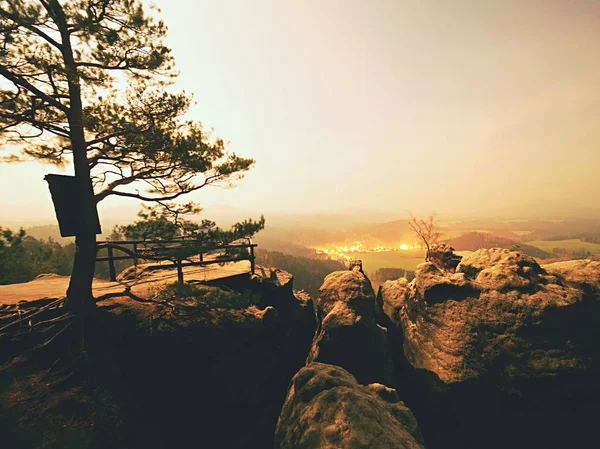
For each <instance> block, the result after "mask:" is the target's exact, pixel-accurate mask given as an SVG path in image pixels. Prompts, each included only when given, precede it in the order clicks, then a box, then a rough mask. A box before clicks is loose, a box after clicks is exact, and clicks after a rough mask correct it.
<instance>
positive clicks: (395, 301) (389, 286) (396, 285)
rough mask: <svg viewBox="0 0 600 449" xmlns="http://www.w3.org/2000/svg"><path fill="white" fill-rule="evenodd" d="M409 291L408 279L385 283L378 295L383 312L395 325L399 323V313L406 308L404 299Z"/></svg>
mask: <svg viewBox="0 0 600 449" xmlns="http://www.w3.org/2000/svg"><path fill="white" fill-rule="evenodd" d="M407 290H408V281H407V280H406V278H400V279H396V280H395V281H385V282H384V283H383V285H382V286H381V287H380V288H379V292H378V293H377V302H379V303H380V304H381V306H382V308H383V311H384V312H385V314H386V315H387V316H389V317H390V318H391V320H392V321H393V322H395V323H399V317H398V313H399V312H400V310H402V307H404V297H405V295H406V291H407Z"/></svg>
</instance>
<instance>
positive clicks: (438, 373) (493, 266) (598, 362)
mask: <svg viewBox="0 0 600 449" xmlns="http://www.w3.org/2000/svg"><path fill="white" fill-rule="evenodd" d="M599 287H600V263H598V262H592V261H571V262H562V263H557V264H552V265H547V266H545V267H542V266H540V265H539V264H538V263H537V262H536V261H535V260H534V259H532V258H530V257H528V256H525V255H523V254H521V253H518V252H512V251H509V250H505V249H482V250H479V251H476V252H474V253H473V254H471V255H469V256H466V257H464V258H463V259H462V260H461V262H460V263H459V264H458V265H457V266H456V268H455V269H451V267H447V269H444V268H443V267H442V268H441V267H440V266H439V264H438V265H436V264H434V263H426V264H422V265H420V266H419V268H418V269H417V271H416V277H415V279H414V281H412V282H411V283H410V284H409V285H408V287H407V290H406V292H405V293H404V294H403V293H402V289H396V290H394V289H392V288H388V289H385V290H384V289H382V300H383V301H384V303H385V304H386V307H385V309H386V310H387V311H388V313H389V311H390V310H391V311H392V312H394V313H391V314H390V317H391V318H392V319H393V320H394V321H396V322H397V323H398V324H399V325H400V326H401V327H402V329H403V333H404V353H405V355H406V357H407V359H408V361H409V362H410V363H411V365H412V366H413V367H414V368H416V371H415V372H414V375H413V377H411V378H410V380H409V381H408V380H407V379H405V381H408V382H411V385H412V386H414V387H415V390H414V391H413V392H414V395H413V396H412V398H411V399H407V402H408V404H409V406H410V407H411V409H413V410H414V411H415V413H416V415H417V417H418V418H419V422H420V423H421V425H422V426H423V429H424V434H425V437H426V439H427V441H428V445H429V447H431V448H435V447H444V448H447V447H488V448H489V447H505V446H507V445H509V446H511V447H522V448H525V447H542V446H546V447H563V446H561V444H563V445H565V446H573V445H576V444H583V442H585V438H586V435H587V436H589V435H590V429H591V427H588V425H589V424H590V421H589V418H588V417H587V413H590V414H592V415H593V413H594V412H593V411H592V409H590V408H589V405H590V404H591V403H593V402H594V401H595V403H598V401H599V400H600V382H599V381H598V378H599V377H598V376H600V351H598V341H600V297H599V295H598V292H599ZM396 292H397V293H398V294H400V295H401V297H400V298H397V297H395V294H396ZM434 407H435V408H434ZM575 410H576V411H575ZM584 410H585V412H584ZM491 433H497V435H498V437H497V438H495V439H493V440H490V438H489V435H490V434H491ZM442 434H443V435H444V437H443V439H439V440H438V439H437V438H436V435H442Z"/></svg>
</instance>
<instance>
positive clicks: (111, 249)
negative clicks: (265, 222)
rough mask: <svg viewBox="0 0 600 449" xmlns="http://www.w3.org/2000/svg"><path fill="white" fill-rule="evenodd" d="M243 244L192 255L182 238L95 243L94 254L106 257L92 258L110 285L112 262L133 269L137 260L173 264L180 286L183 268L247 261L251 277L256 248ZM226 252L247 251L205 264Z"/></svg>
mask: <svg viewBox="0 0 600 449" xmlns="http://www.w3.org/2000/svg"><path fill="white" fill-rule="evenodd" d="M247 240H248V241H247V243H233V244H228V245H221V246H216V247H210V248H198V251H197V252H196V251H194V246H193V240H191V239H184V238H182V239H177V240H121V241H110V240H107V241H99V242H97V245H96V249H97V252H98V251H100V250H102V249H106V256H100V257H98V256H96V261H97V262H108V273H109V278H110V280H111V281H115V280H116V279H117V273H116V268H115V261H117V260H133V261H134V264H135V265H137V264H138V261H140V260H143V261H147V260H150V261H160V262H163V261H170V262H173V264H174V266H175V267H176V268H177V280H178V282H180V283H183V267H186V266H206V265H210V264H216V263H219V264H220V263H225V262H238V261H241V260H249V261H250V272H251V273H252V274H254V271H255V263H254V259H255V256H254V248H255V247H256V246H258V245H257V244H256V243H252V241H251V240H250V239H247ZM184 249H185V252H186V255H185V256H178V255H177V251H178V250H180V251H181V250H184ZM228 249H246V250H247V251H241V252H240V254H235V255H233V256H231V257H223V256H219V257H216V258H214V259H208V260H205V257H204V256H206V255H208V254H210V253H213V252H215V251H223V250H228ZM190 250H191V253H190ZM115 251H120V252H122V253H124V255H115ZM225 256H226V255H225ZM195 257H197V258H198V260H197V261H194V260H192V259H193V258H195ZM150 267H155V268H158V267H164V265H156V266H150Z"/></svg>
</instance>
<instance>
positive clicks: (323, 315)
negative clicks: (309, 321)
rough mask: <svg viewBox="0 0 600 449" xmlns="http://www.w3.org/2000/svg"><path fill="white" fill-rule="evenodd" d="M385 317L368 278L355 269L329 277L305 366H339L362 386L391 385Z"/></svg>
mask: <svg viewBox="0 0 600 449" xmlns="http://www.w3.org/2000/svg"><path fill="white" fill-rule="evenodd" d="M386 318H387V317H385V315H384V314H383V311H382V310H381V308H379V307H378V306H377V303H376V298H375V293H374V292H373V288H372V287H371V283H370V281H369V279H368V278H367V277H366V276H365V275H364V274H363V273H361V272H360V271H359V270H358V269H354V270H352V271H336V272H334V273H331V274H329V275H328V276H327V277H326V278H325V280H324V282H323V285H322V286H321V289H320V290H319V298H318V300H317V325H318V327H317V332H316V334H315V336H314V339H313V343H312V347H311V350H310V353H309V355H308V358H307V363H310V362H313V361H316V362H323V363H329V364H332V365H338V366H341V367H343V368H344V369H346V370H348V371H349V372H350V373H352V374H353V375H354V376H355V377H356V379H358V381H359V382H360V383H363V384H369V383H373V382H380V383H384V384H387V385H393V381H394V380H393V379H394V374H393V373H394V355H393V350H392V347H391V344H390V342H389V340H388V329H387V327H386V326H385V324H386V323H387V321H386Z"/></svg>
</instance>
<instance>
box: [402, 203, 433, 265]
mask: <svg viewBox="0 0 600 449" xmlns="http://www.w3.org/2000/svg"><path fill="white" fill-rule="evenodd" d="M408 225H409V226H410V228H411V229H412V231H413V232H414V233H415V235H416V236H417V238H418V239H419V241H420V242H421V243H422V245H423V246H425V248H426V250H427V253H426V255H425V261H426V262H429V252H430V251H431V249H432V248H433V245H435V244H436V243H437V242H438V240H439V238H440V235H441V234H440V232H439V231H438V230H437V225H436V222H435V218H434V216H433V215H430V216H429V217H428V218H427V219H426V220H424V219H418V218H416V217H415V216H414V215H412V214H411V215H410V221H409V222H408Z"/></svg>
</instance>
